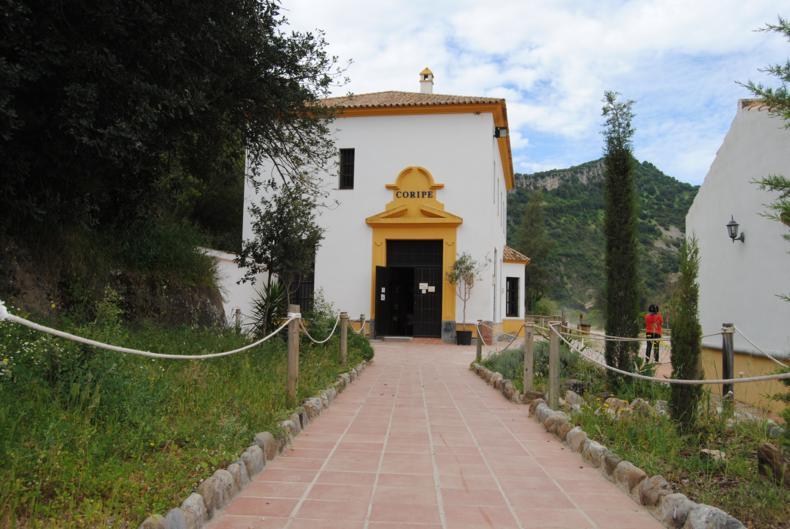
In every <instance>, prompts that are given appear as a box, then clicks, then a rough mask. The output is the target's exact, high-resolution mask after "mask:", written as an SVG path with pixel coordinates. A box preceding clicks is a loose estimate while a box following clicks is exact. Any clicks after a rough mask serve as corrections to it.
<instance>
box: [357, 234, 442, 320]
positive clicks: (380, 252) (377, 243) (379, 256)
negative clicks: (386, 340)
mask: <svg viewBox="0 0 790 529" xmlns="http://www.w3.org/2000/svg"><path fill="white" fill-rule="evenodd" d="M388 240H390V241H396V240H440V241H442V320H443V321H447V320H455V288H453V285H451V284H450V282H449V281H447V272H448V271H449V270H450V269H452V267H453V265H454V264H455V252H456V245H455V242H456V226H441V225H425V226H424V227H423V226H409V225H406V226H373V255H372V259H371V283H370V314H371V315H372V316H371V319H375V318H376V267H377V266H387V241H388Z"/></svg>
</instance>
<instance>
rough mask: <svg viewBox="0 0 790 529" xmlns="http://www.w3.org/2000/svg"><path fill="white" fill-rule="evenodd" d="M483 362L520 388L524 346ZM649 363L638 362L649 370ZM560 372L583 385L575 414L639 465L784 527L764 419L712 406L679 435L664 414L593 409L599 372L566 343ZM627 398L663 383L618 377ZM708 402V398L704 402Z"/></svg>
mask: <svg viewBox="0 0 790 529" xmlns="http://www.w3.org/2000/svg"><path fill="white" fill-rule="evenodd" d="M483 365H485V366H486V367H487V368H488V369H491V370H493V371H497V372H499V373H501V374H502V376H504V377H505V378H509V379H511V380H513V382H514V384H515V385H516V386H517V387H519V389H521V387H522V381H521V376H522V375H521V373H522V366H523V352H522V351H521V349H508V350H505V351H502V352H500V353H498V354H494V355H491V356H490V357H488V358H487V359H485V360H484V361H483ZM651 370H652V366H649V365H648V366H642V371H641V372H643V373H645V374H651ZM560 375H561V378H562V379H568V378H574V379H576V380H579V381H581V382H582V383H583V384H584V386H585V387H586V388H587V391H586V392H585V395H584V397H585V399H586V401H587V403H588V404H590V406H585V407H584V408H583V409H582V412H581V413H578V414H574V416H573V421H574V422H575V423H576V424H578V425H579V426H581V427H582V429H584V431H585V432H587V434H588V435H589V436H590V437H591V438H593V439H595V440H597V441H599V442H600V443H602V444H603V445H605V446H606V447H608V448H609V449H611V450H612V451H614V452H615V453H617V454H618V455H619V456H621V457H623V458H624V459H627V460H629V461H631V462H632V463H634V464H635V465H636V466H638V467H640V468H642V469H644V470H645V472H647V473H648V474H649V475H656V474H660V475H663V476H664V477H665V478H666V479H667V480H668V481H670V482H671V483H672V485H673V487H674V489H675V490H676V491H678V492H682V493H684V494H686V495H687V496H688V497H689V498H691V499H693V500H694V501H697V502H699V503H706V504H709V505H714V506H716V507H719V508H721V509H723V510H724V511H726V512H728V513H730V514H731V515H733V516H735V517H736V518H738V519H740V520H741V521H742V522H743V523H744V524H746V526H747V527H755V528H757V527H759V528H761V529H779V528H782V529H790V489H788V488H783V487H781V486H779V485H776V484H774V483H773V482H771V481H769V480H767V479H765V478H764V477H762V476H760V474H759V473H758V470H757V458H756V451H757V447H758V446H760V444H761V443H763V442H765V441H771V442H773V443H775V444H776V443H777V441H776V440H775V439H774V440H771V439H769V438H768V436H767V433H766V424H765V423H760V422H740V423H736V424H734V425H732V426H731V427H727V425H726V420H724V419H721V418H719V417H718V415H717V414H716V413H715V412H714V411H713V410H710V409H706V410H704V412H702V413H701V418H700V420H699V423H698V425H697V428H696V429H695V431H694V433H693V434H690V435H681V434H680V433H678V431H677V429H676V427H675V425H674V423H673V422H672V421H671V420H670V419H669V418H668V417H662V416H656V417H643V416H638V415H632V416H628V417H625V418H622V419H620V420H615V419H613V418H611V417H609V415H607V414H605V413H599V412H597V410H598V409H599V408H600V407H601V406H602V404H603V397H604V396H606V395H608V393H606V389H607V387H606V377H605V373H604V372H603V371H601V370H600V369H599V368H597V367H595V366H591V365H590V364H589V363H588V362H586V361H584V360H583V359H581V358H580V357H579V356H578V355H577V354H575V353H571V352H569V351H568V350H567V349H565V348H561V349H560ZM547 376H548V347H547V344H546V343H544V342H536V343H535V385H536V386H537V388H538V389H539V390H543V389H545V384H546V379H547ZM615 396H617V397H619V398H623V399H626V400H629V401H630V400H633V399H634V398H636V397H642V398H645V399H647V400H650V401H652V402H655V400H657V399H663V400H667V399H668V398H669V389H668V387H667V386H665V385H660V384H653V383H649V382H644V381H635V382H633V383H629V384H626V385H623V387H622V388H620V391H619V393H618V394H617V395H615ZM708 408H709V406H708ZM702 448H710V449H716V450H722V451H724V452H725V453H726V454H727V458H726V460H725V461H724V462H723V463H714V462H710V461H707V460H704V459H702V458H701V456H700V449H702Z"/></svg>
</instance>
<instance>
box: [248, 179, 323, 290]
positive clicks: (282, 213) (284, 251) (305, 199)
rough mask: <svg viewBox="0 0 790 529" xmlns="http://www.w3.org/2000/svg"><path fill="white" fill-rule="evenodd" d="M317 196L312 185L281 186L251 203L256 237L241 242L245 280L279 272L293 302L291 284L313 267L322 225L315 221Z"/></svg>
mask: <svg viewBox="0 0 790 529" xmlns="http://www.w3.org/2000/svg"><path fill="white" fill-rule="evenodd" d="M316 207H317V196H316V193H315V191H314V190H313V189H312V188H309V187H293V186H280V187H279V189H273V190H272V193H271V194H270V195H269V196H263V197H262V198H261V203H260V205H258V204H253V205H251V206H250V219H251V222H252V232H253V235H254V238H253V239H251V240H246V241H244V242H243V243H242V250H241V253H240V254H239V258H238V264H239V266H240V267H242V268H246V269H247V270H246V272H245V275H244V281H254V280H255V276H256V275H258V274H261V273H264V272H265V273H267V277H268V279H267V283H270V282H271V281H272V275H271V273H269V272H273V273H275V274H277V277H278V278H279V279H280V281H282V283H283V285H284V286H285V290H286V297H287V298H288V299H289V302H290V293H291V290H292V286H293V285H295V284H296V282H297V281H298V280H299V278H300V277H301V276H302V275H304V274H307V273H309V272H310V271H311V270H312V269H313V263H314V260H315V251H316V248H317V247H318V245H319V243H320V242H321V239H323V237H324V235H323V233H324V231H323V228H321V227H320V226H318V224H317V222H316Z"/></svg>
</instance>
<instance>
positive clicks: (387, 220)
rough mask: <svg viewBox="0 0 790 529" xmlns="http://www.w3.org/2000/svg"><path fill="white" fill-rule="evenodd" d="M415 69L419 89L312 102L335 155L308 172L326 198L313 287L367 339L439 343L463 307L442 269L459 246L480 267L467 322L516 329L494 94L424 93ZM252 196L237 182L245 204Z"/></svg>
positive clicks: (519, 271)
mask: <svg viewBox="0 0 790 529" xmlns="http://www.w3.org/2000/svg"><path fill="white" fill-rule="evenodd" d="M420 77H421V78H420V82H421V92H419V93H412V92H377V93H371V94H358V95H353V96H348V97H338V98H330V99H327V100H324V101H323V102H322V104H325V105H328V106H331V107H334V108H336V109H337V115H336V118H335V120H334V122H333V124H332V128H333V136H334V141H335V145H336V146H337V148H338V156H339V160H338V161H339V164H338V171H337V172H336V173H332V174H329V173H326V174H322V175H320V178H321V181H322V185H323V187H324V189H325V191H326V192H327V193H328V200H327V202H328V203H331V204H333V207H331V208H323V209H322V210H321V212H320V218H319V223H320V225H321V226H322V227H323V228H324V229H325V233H324V240H323V241H322V243H321V245H320V247H319V248H318V250H317V253H316V258H315V277H314V288H315V290H316V291H318V290H320V291H322V292H323V295H324V297H325V298H326V299H327V300H328V301H330V302H331V303H332V304H333V305H334V306H335V307H337V308H338V309H339V310H343V311H347V312H348V313H349V314H350V315H352V317H353V316H355V315H357V314H365V315H366V317H367V318H368V319H369V320H372V328H373V329H374V332H375V334H376V335H378V336H415V337H417V336H419V337H436V338H439V337H441V338H442V339H444V340H447V341H450V340H454V339H455V332H456V329H458V328H460V325H461V324H463V321H462V319H463V316H462V303H461V301H460V300H459V299H458V298H457V296H456V293H455V289H454V287H453V285H452V284H450V283H449V282H448V280H447V272H448V271H449V270H450V269H451V268H452V266H453V264H454V263H455V260H456V258H457V257H458V256H459V255H461V254H462V253H464V252H465V253H468V254H470V255H471V256H472V257H473V258H474V259H475V260H476V261H477V262H478V263H480V264H481V277H480V279H479V280H478V281H477V283H476V284H475V286H474V288H473V290H472V295H471V299H470V300H469V302H468V303H467V309H466V319H467V322H476V321H477V320H478V319H480V320H484V321H486V322H490V323H493V324H498V325H499V324H501V325H502V327H504V328H505V329H506V330H513V329H517V328H518V327H519V326H520V324H521V321H522V320H523V316H524V267H525V265H526V264H527V262H528V259H527V258H526V257H525V256H523V255H521V254H519V253H518V252H515V251H514V250H512V249H510V248H507V247H506V246H505V238H506V230H507V221H506V219H507V198H506V195H507V192H508V191H509V190H511V189H512V188H513V164H512V160H511V154H510V142H509V139H508V134H507V131H508V122H507V109H506V105H505V101H504V100H503V99H495V98H486V97H465V96H451V95H439V94H433V93H432V92H433V91H432V86H433V74H432V73H431V72H430V70H428V69H426V70H423V72H421V74H420ZM262 169H263V170H264V171H265V170H266V169H267V168H265V167H264V168H262ZM255 200H256V195H255V192H254V190H253V189H252V188H251V187H248V189H247V191H246V193H245V204H246V206H247V207H248V206H249V204H250V203H252V202H253V201H255ZM334 204H336V205H334ZM247 207H245V211H246V210H247ZM251 237H252V232H251V227H250V221H249V218H248V215H247V214H245V222H244V238H245V239H248V238H251ZM468 329H471V326H468Z"/></svg>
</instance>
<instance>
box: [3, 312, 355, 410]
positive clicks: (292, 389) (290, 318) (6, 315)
mask: <svg viewBox="0 0 790 529" xmlns="http://www.w3.org/2000/svg"><path fill="white" fill-rule="evenodd" d="M239 312H240V311H237V314H238V313H239ZM360 320H361V321H362V325H361V326H360V329H359V331H354V332H356V333H357V334H362V333H363V332H364V330H365V324H366V323H367V322H366V321H365V320H364V316H362V317H361V318H360ZM3 321H7V322H11V323H15V324H17V325H21V326H23V327H27V328H29V329H32V330H34V331H37V332H41V333H44V334H48V335H51V336H55V337H58V338H62V339H64V340H69V341H72V342H75V343H80V344H83V345H88V346H91V347H96V348H99V349H104V350H106V351H113V352H116V353H123V354H130V355H135V356H141V357H145V358H154V359H162V360H209V359H212V358H220V357H225V356H230V355H234V354H238V353H241V352H244V351H249V350H250V349H253V348H255V347H258V346H259V345H261V344H262V343H264V342H266V341H268V340H270V339H272V338H273V337H274V336H276V335H277V334H279V333H280V332H281V331H283V330H284V329H285V328H286V327H287V328H288V375H287V381H286V393H287V399H288V402H289V404H291V405H295V404H296V396H297V391H296V388H297V383H298V377H299V336H300V334H301V333H304V335H305V336H307V338H308V339H309V340H310V341H312V342H313V343H316V344H325V343H326V342H328V341H329V340H330V339H331V338H332V336H334V334H335V332H336V331H337V330H338V327H339V328H340V363H341V365H342V366H343V367H346V366H347V365H348V314H347V313H345V312H341V313H340V314H338V316H337V318H336V319H335V324H334V326H333V327H332V330H331V331H330V332H329V335H328V336H327V337H326V338H324V339H322V340H317V339H316V338H314V337H313V336H312V335H311V334H310V333H309V331H308V330H307V327H306V326H305V324H304V320H303V319H302V314H301V313H300V312H299V305H290V306H289V307H288V313H287V317H286V319H285V321H283V322H282V323H281V324H280V325H279V326H278V327H277V328H276V329H275V330H274V331H272V332H270V333H269V334H267V335H266V336H264V337H263V338H261V339H259V340H255V341H254V342H251V343H249V344H247V345H244V346H242V347H238V348H236V349H232V350H230V351H221V352H217V353H205V354H170V353H157V352H153V351H144V350H141V349H134V348H131V347H123V346H120V345H114V344H109V343H105V342H101V341H98V340H94V339H92V338H86V337H84V336H78V335H76V334H73V333H70V332H65V331H61V330H58V329H54V328H52V327H48V326H46V325H41V324H40V323H36V322H34V321H30V320H28V319H26V318H23V317H21V316H17V315H15V314H11V313H10V312H9V311H8V308H7V307H6V305H5V304H4V303H3V301H2V300H0V322H3ZM237 328H238V324H237ZM300 330H301V333H300ZM352 330H353V329H352Z"/></svg>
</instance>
